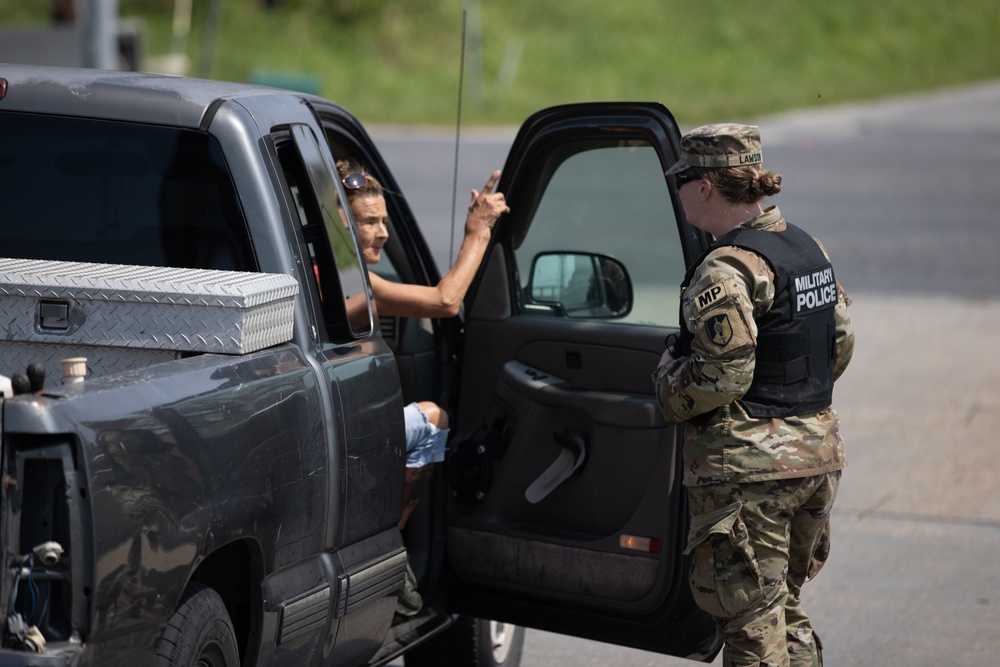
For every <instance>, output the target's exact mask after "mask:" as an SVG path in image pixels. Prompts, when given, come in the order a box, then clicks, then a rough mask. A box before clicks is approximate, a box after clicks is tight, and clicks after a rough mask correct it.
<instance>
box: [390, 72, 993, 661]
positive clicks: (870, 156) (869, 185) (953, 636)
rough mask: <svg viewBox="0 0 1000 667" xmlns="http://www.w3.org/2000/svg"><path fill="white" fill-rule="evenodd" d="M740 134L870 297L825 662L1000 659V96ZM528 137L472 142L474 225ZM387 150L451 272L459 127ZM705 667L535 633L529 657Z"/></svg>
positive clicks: (850, 384)
mask: <svg viewBox="0 0 1000 667" xmlns="http://www.w3.org/2000/svg"><path fill="white" fill-rule="evenodd" d="M665 102H666V103H667V105H668V106H669V100H665ZM723 120H736V121H744V122H746V121H748V120H749V121H750V122H756V123H757V124H759V125H760V127H761V134H762V138H763V142H764V159H765V163H766V164H767V166H768V167H769V168H770V169H773V170H776V171H779V172H781V173H782V174H783V175H784V185H783V187H784V191H783V192H782V193H781V194H779V195H778V196H777V197H776V198H775V199H774V201H773V203H776V204H778V205H779V206H780V207H781V209H782V211H783V213H784V214H785V216H786V217H787V218H789V219H791V220H792V221H794V222H796V223H798V224H799V225H801V226H803V227H805V228H806V229H807V230H809V231H810V232H812V233H813V234H814V235H816V236H817V237H819V238H820V239H821V240H822V241H823V242H824V244H825V245H826V247H827V249H828V250H829V252H830V254H831V256H832V258H833V262H834V266H835V268H836V270H837V275H838V278H839V279H840V281H841V283H842V284H843V285H844V286H845V288H846V289H847V291H848V293H849V294H850V295H851V297H852V298H853V300H854V304H853V306H852V308H851V313H852V319H853V320H854V323H855V328H856V331H857V349H856V353H855V357H854V361H853V362H852V364H851V367H850V368H849V369H848V371H847V373H846V374H845V376H844V377H843V378H842V379H841V381H840V382H839V383H838V385H837V388H836V394H835V405H836V407H837V408H838V410H839V412H840V413H841V418H842V424H843V431H844V437H845V440H846V442H847V451H848V461H849V464H848V469H847V470H846V471H845V476H844V479H843V482H842V487H841V495H840V498H839V499H838V501H837V505H836V507H835V509H834V523H833V552H832V555H831V558H830V561H829V563H828V564H827V567H826V568H825V569H824V571H823V572H822V573H821V574H820V576H819V577H818V578H817V579H816V580H815V581H813V582H811V583H810V584H808V585H807V586H806V588H805V589H804V591H803V602H804V605H805V607H806V609H807V611H809V613H810V615H811V616H812V617H813V620H814V622H815V624H816V626H817V628H818V629H819V633H820V635H821V637H822V638H823V642H824V644H825V646H826V651H825V657H826V664H827V665H828V666H831V667H839V666H851V665H864V666H872V665H907V666H909V667H939V666H941V665H993V664H997V663H998V660H1000V556H998V554H1000V489H998V487H1000V462H998V446H1000V445H998V434H1000V351H998V347H1000V261H998V260H997V255H998V253H1000V219H998V218H1000V216H998V214H997V211H1000V82H998V83H994V84H988V85H982V86H975V87H970V88H962V89H956V90H948V91H941V92H938V93H934V94H929V95H921V96H916V97H910V98H905V99H895V100H890V101H885V102H879V103H874V104H865V105H857V106H854V105H851V106H843V107H837V108H830V109H825V110H821V111H810V112H799V113H792V114H787V115H783V116H779V117H769V118H762V119H756V120H754V119H730V118H725V119H722V118H719V119H706V122H715V121H723ZM685 129H687V128H685ZM514 133H515V131H514V129H498V130H477V131H463V133H462V142H461V149H460V151H459V156H460V161H459V169H458V172H459V180H458V182H459V197H458V201H457V210H458V211H459V214H460V213H461V211H462V210H463V209H464V207H465V205H466V203H467V197H468V191H469V188H472V187H476V188H478V187H481V185H482V183H483V182H484V181H485V180H486V176H487V174H488V173H489V171H490V170H491V169H493V168H499V167H501V166H502V163H503V160H504V159H505V156H506V152H507V149H508V147H509V145H510V142H511V140H512V139H513V136H514ZM373 135H374V136H375V138H376V141H377V142H378V144H379V146H380V148H381V149H382V151H383V153H384V155H385V157H386V159H387V161H388V162H389V165H390V167H391V168H392V169H393V172H394V173H395V174H396V176H397V178H398V179H399V181H400V185H401V187H402V189H403V191H404V192H405V193H407V194H408V196H410V198H411V199H410V201H411V205H412V206H413V208H414V210H415V212H416V214H417V216H418V219H420V220H421V222H422V224H423V226H424V229H425V233H426V234H427V236H428V241H429V242H430V243H431V245H432V247H433V248H434V249H435V256H436V258H437V259H438V264H439V266H443V265H444V264H445V263H446V262H447V261H448V257H449V253H450V252H451V250H450V249H451V242H450V236H449V235H450V228H451V219H452V214H451V211H452V191H453V186H452V174H453V173H454V170H455V163H454V158H455V133H454V131H451V132H448V131H419V130H413V129H408V128H386V127H380V128H375V129H374V131H373ZM461 224H462V221H461V219H459V220H457V221H456V223H455V225H457V226H458V227H459V229H460V228H461ZM691 664H694V663H691V662H688V661H685V660H680V659H675V658H667V657H664V656H660V655H657V654H652V653H647V652H642V651H636V650H631V649H624V648H620V647H613V646H607V645H603V644H597V643H594V642H588V641H585V640H579V639H574V638H569V637H563V636H558V635H552V634H549V633H543V632H538V631H531V630H529V632H528V634H527V641H526V647H525V655H524V658H523V660H522V665H523V666H524V667H547V666H555V665H559V666H563V667H578V666H582V665H617V666H621V667H639V666H647V665H648V666H653V665H656V666H658V667H683V666H685V665H691ZM714 664H722V663H721V659H718V660H716V662H715V663H714Z"/></svg>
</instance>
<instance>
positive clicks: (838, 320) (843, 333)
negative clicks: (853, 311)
mask: <svg viewBox="0 0 1000 667" xmlns="http://www.w3.org/2000/svg"><path fill="white" fill-rule="evenodd" d="M816 243H817V244H818V245H819V247H820V249H821V250H822V251H823V254H824V255H826V257H827V259H829V258H830V254H829V253H828V252H827V251H826V248H825V247H824V246H823V243H822V242H821V241H820V240H819V239H816ZM850 305H851V298H850V297H849V296H847V292H845V291H844V288H843V286H842V285H841V284H840V281H839V280H838V281H837V306H836V307H835V309H834V311H833V313H834V323H835V325H836V327H837V333H836V342H837V358H836V360H835V361H834V362H833V379H834V380H836V379H838V378H839V377H840V376H841V374H843V372H844V369H846V368H847V365H848V364H849V363H851V357H853V356H854V326H853V325H852V324H851V316H850V314H848V312H847V308H848V306H850Z"/></svg>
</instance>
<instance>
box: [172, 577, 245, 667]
mask: <svg viewBox="0 0 1000 667" xmlns="http://www.w3.org/2000/svg"><path fill="white" fill-rule="evenodd" d="M239 664H240V654H239V649H237V648H236V633H235V632H234V631H233V622H232V620H230V618H229V613H228V612H227V611H226V606H225V605H224V604H223V603H222V598H221V597H219V594H218V593H216V592H215V591H214V590H213V589H211V588H209V587H208V586H205V585H203V584H199V583H192V584H190V585H189V586H188V588H187V590H186V591H184V595H183V596H182V597H181V603H180V605H179V606H178V607H177V611H175V612H174V615H173V616H171V617H170V621H169V622H168V623H167V628H166V630H164V632H163V637H162V638H161V639H160V643H159V645H158V646H157V647H156V663H155V665H156V667H170V666H171V665H180V666H181V667H239Z"/></svg>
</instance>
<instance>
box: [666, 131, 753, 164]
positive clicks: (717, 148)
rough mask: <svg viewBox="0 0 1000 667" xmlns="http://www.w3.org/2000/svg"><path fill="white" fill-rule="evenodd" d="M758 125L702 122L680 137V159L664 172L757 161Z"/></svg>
mask: <svg viewBox="0 0 1000 667" xmlns="http://www.w3.org/2000/svg"><path fill="white" fill-rule="evenodd" d="M763 161H764V159H763V157H761V150H760V128H758V127H757V126H756V125H734V124H732V123H717V124H714V125H702V126H701V127H696V128H695V129H693V130H691V131H690V132H688V133H687V134H685V135H684V136H683V137H681V159H680V160H678V161H677V162H676V163H675V164H674V165H673V166H672V167H670V169H667V171H666V172H665V173H666V175H667V176H670V175H672V174H678V173H680V172H682V171H684V170H685V169H690V168H691V167H698V168H701V169H720V168H724V167H742V166H744V165H748V164H761V163H762V162H763Z"/></svg>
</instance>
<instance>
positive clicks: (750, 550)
mask: <svg viewBox="0 0 1000 667" xmlns="http://www.w3.org/2000/svg"><path fill="white" fill-rule="evenodd" d="M839 485H840V471H836V472H832V473H827V474H823V475H816V476H813V477H804V478H799V479H782V480H773V481H766V482H755V483H749V484H725V483H723V484H710V485H706V486H695V487H689V488H688V490H687V491H688V501H689V506H690V509H691V531H690V533H689V535H688V551H689V552H690V553H692V554H693V557H692V564H691V573H690V583H691V591H692V593H693V595H694V599H695V602H696V603H697V604H698V606H699V607H700V608H701V609H703V610H704V611H706V612H707V613H708V614H710V615H711V616H712V617H713V618H714V619H715V621H716V624H717V627H718V631H719V633H720V636H721V638H722V640H723V641H724V642H725V648H724V649H723V663H722V664H723V665H724V666H725V667H749V666H750V665H761V666H763V667H822V665H823V651H822V648H823V647H822V644H821V643H820V640H819V636H818V635H817V634H816V632H815V631H814V630H813V628H812V625H811V624H810V622H809V617H808V616H806V614H805V612H804V611H803V610H802V607H801V606H800V604H799V595H800V593H801V590H802V585H803V584H804V583H805V582H806V581H808V580H809V579H812V578H813V577H815V576H816V574H817V573H818V572H819V570H820V568H822V567H823V564H824V563H825V562H826V557H827V555H828V554H829V549H830V542H829V540H830V510H831V508H832V507H833V502H834V500H835V499H836V497H837V489H838V487H839Z"/></svg>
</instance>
